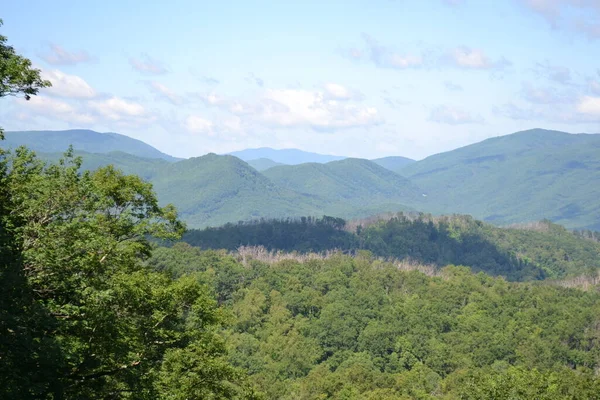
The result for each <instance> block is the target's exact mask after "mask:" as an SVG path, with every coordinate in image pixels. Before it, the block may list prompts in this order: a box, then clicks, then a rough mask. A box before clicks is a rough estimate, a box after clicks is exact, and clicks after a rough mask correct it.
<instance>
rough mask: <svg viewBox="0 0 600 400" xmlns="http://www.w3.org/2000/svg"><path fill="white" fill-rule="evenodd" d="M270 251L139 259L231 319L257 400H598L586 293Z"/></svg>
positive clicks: (459, 271)
mask: <svg viewBox="0 0 600 400" xmlns="http://www.w3.org/2000/svg"><path fill="white" fill-rule="evenodd" d="M236 258H237V260H238V261H236ZM281 258H283V259H281ZM280 259H281V261H277V262H275V261H273V260H271V261H267V260H266V259H265V260H264V261H261V260H258V259H249V258H247V257H246V256H243V255H242V254H240V255H238V256H235V255H234V256H229V255H225V254H223V253H221V254H219V253H215V252H212V251H209V252H202V251H200V250H198V249H194V248H192V247H189V246H188V245H184V244H178V245H177V246H175V247H173V248H159V249H156V251H155V253H154V257H153V258H152V259H150V260H149V263H150V265H153V266H155V267H158V268H160V269H165V268H168V269H170V270H171V271H179V272H177V273H185V271H189V269H190V268H192V269H196V268H197V270H198V271H199V275H198V276H199V277H200V280H201V281H202V282H204V283H206V284H208V285H211V286H212V287H213V290H214V292H215V295H216V296H217V297H219V298H221V299H223V304H225V305H226V306H227V308H228V309H229V310H231V313H232V314H233V317H234V320H233V321H234V323H233V325H232V327H231V329H228V330H226V332H225V338H226V342H227V344H228V346H229V348H230V352H229V354H230V355H229V359H230V361H231V362H232V363H233V364H234V365H237V366H239V367H241V368H244V369H246V370H247V371H248V373H249V374H250V378H251V380H252V381H253V382H254V383H255V384H256V385H257V386H258V387H259V388H260V389H261V390H262V391H263V392H265V394H266V397H267V398H271V399H317V398H332V399H373V400H375V399H414V398H417V399H456V398H465V399H491V398H498V399H523V400H525V399H533V398H540V399H562V398H565V399H597V398H598V393H600V392H599V391H598V389H600V380H599V379H598V377H597V376H595V373H594V371H595V370H596V371H597V370H598V368H599V367H600V319H599V315H600V293H589V292H582V291H577V290H572V289H563V288H557V287H553V286H547V285H534V284H531V283H509V282H506V281H505V280H503V279H500V278H492V277H489V276H487V275H485V274H482V273H479V274H473V273H471V272H470V271H469V269H467V268H464V267H453V266H451V267H446V268H444V269H442V270H441V271H440V272H438V273H437V274H436V275H435V276H426V275H424V274H422V273H420V272H416V271H401V270H399V269H398V267H397V266H395V265H393V264H388V263H385V262H381V261H378V260H375V259H373V258H370V257H369V256H368V255H360V256H357V257H354V258H353V257H349V256H342V255H333V256H331V257H329V258H321V259H311V260H307V261H296V260H294V259H293V257H290V258H289V259H285V257H280ZM236 265H237V268H236ZM221 270H223V271H230V272H227V273H221ZM232 271H235V273H231V272H232Z"/></svg>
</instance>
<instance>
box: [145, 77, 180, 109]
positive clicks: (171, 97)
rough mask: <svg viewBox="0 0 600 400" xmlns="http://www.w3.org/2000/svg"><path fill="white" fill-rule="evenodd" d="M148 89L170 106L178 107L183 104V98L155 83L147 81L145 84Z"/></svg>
mask: <svg viewBox="0 0 600 400" xmlns="http://www.w3.org/2000/svg"><path fill="white" fill-rule="evenodd" d="M146 83H147V85H148V87H149V88H150V90H151V91H152V92H154V94H156V95H157V96H158V97H159V98H162V99H164V100H166V101H168V102H170V103H172V104H175V105H179V104H182V103H183V98H182V97H181V96H179V95H178V94H177V93H175V92H174V91H173V90H171V89H170V88H168V87H167V86H165V85H163V84H162V83H160V82H157V81H148V82H146Z"/></svg>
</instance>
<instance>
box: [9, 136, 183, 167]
mask: <svg viewBox="0 0 600 400" xmlns="http://www.w3.org/2000/svg"><path fill="white" fill-rule="evenodd" d="M70 145H73V148H74V149H75V150H79V151H84V152H87V153H110V152H113V151H121V152H124V153H128V154H132V155H134V156H138V157H145V158H160V159H163V160H167V161H170V162H174V161H177V160H180V159H179V158H176V157H172V156H170V155H168V154H165V153H163V152H161V151H159V150H157V149H156V148H154V147H152V146H150V145H149V144H147V143H144V142H142V141H141V140H137V139H133V138H131V137H129V136H125V135H121V134H119V133H114V132H105V133H100V132H95V131H92V130H88V129H71V130H64V131H9V132H5V140H4V141H2V142H0V146H2V147H5V148H15V147H18V146H27V147H29V148H30V149H32V150H34V151H37V152H45V153H62V152H64V151H65V150H66V149H67V148H68V147H69V146H70Z"/></svg>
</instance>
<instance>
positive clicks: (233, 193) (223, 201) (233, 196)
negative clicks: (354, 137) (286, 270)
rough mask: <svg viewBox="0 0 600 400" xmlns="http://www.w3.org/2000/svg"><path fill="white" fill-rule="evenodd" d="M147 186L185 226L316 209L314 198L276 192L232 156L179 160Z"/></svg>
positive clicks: (281, 215) (214, 223)
mask: <svg viewBox="0 0 600 400" xmlns="http://www.w3.org/2000/svg"><path fill="white" fill-rule="evenodd" d="M151 181H152V183H153V185H154V188H155V190H156V192H157V193H158V196H159V198H160V199H161V202H163V203H173V204H175V205H176V206H177V208H178V210H179V212H180V213H181V216H182V218H183V219H184V220H185V221H186V222H187V223H189V224H190V225H191V226H206V225H213V226H214V225H220V224H223V223H226V222H229V221H240V220H248V219H252V218H260V217H263V216H270V217H275V218H277V217H283V216H286V215H299V213H300V214H312V213H314V212H316V211H317V210H318V209H319V208H320V207H321V206H322V202H320V201H319V200H318V199H315V198H313V197H311V196H306V195H299V194H298V193H295V192H292V191H290V190H286V189H282V188H280V187H278V186H277V185H275V184H273V183H272V182H271V181H270V180H268V179H267V178H265V177H264V176H263V175H261V174H260V173H258V172H257V171H256V170H255V169H254V168H252V167H250V166H249V165H248V164H246V163H245V162H243V161H242V160H240V159H238V158H236V157H233V156H218V155H216V154H208V155H206V156H202V157H197V158H190V159H188V160H184V161H180V162H178V163H174V164H171V165H169V166H166V167H165V168H161V170H160V171H159V172H158V173H157V174H156V175H155V176H154V177H153V178H152V179H151Z"/></svg>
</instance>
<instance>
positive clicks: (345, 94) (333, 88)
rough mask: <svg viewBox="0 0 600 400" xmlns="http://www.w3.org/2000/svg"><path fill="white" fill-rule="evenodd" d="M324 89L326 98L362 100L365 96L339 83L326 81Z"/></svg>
mask: <svg viewBox="0 0 600 400" xmlns="http://www.w3.org/2000/svg"><path fill="white" fill-rule="evenodd" d="M323 89H324V91H325V96H326V98H327V99H331V100H342V101H346V100H362V98H363V97H364V96H363V95H362V93H360V92H358V91H355V90H352V89H349V88H347V87H345V86H343V85H339V84H337V83H326V84H325V85H323Z"/></svg>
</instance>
